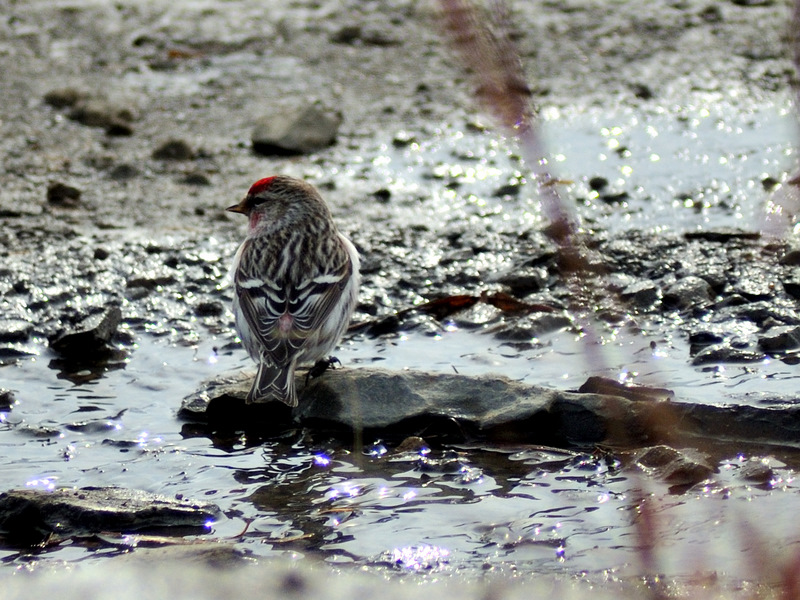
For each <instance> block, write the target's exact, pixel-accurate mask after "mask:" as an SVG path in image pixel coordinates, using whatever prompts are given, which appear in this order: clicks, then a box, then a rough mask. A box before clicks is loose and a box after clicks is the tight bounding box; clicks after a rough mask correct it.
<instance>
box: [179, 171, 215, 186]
mask: <svg viewBox="0 0 800 600" xmlns="http://www.w3.org/2000/svg"><path fill="white" fill-rule="evenodd" d="M181 181H182V183H185V184H186V185H196V186H207V185H211V180H210V179H209V178H208V176H207V175H206V174H205V173H200V172H199V171H193V172H191V173H187V174H186V175H185V176H184V177H183V179H182V180H181Z"/></svg>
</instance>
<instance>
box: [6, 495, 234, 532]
mask: <svg viewBox="0 0 800 600" xmlns="http://www.w3.org/2000/svg"><path fill="white" fill-rule="evenodd" d="M221 514H222V513H221V511H220V509H219V508H218V507H217V506H216V505H214V504H211V503H209V502H200V501H193V500H176V499H173V498H168V497H166V496H160V495H157V494H150V493H148V492H143V491H138V490H127V489H122V488H114V487H86V488H79V489H59V490H55V491H45V490H36V489H30V490H11V491H9V492H4V493H2V494H0V535H2V537H3V538H5V540H6V541H7V542H10V543H11V544H12V545H15V546H33V545H37V544H41V543H43V542H45V541H46V540H47V539H48V538H50V536H53V535H56V536H59V537H65V536H73V535H87V534H92V533H100V532H121V533H125V532H134V531H143V530H153V529H163V528H171V527H181V528H187V527H189V528H198V529H200V528H203V530H204V528H205V525H206V524H207V522H208V521H210V520H213V519H217V518H219V517H220V516H221ZM182 533H185V531H182Z"/></svg>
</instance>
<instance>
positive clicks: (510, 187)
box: [492, 183, 519, 198]
mask: <svg viewBox="0 0 800 600" xmlns="http://www.w3.org/2000/svg"><path fill="white" fill-rule="evenodd" d="M518 195H519V183H507V184H506V185H501V186H500V187H499V188H497V189H496V190H495V191H494V192H492V196H494V197H495V198H504V197H507V196H518Z"/></svg>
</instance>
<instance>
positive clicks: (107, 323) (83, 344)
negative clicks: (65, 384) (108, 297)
mask: <svg viewBox="0 0 800 600" xmlns="http://www.w3.org/2000/svg"><path fill="white" fill-rule="evenodd" d="M121 320H122V311H121V310H120V308H119V307H118V306H112V307H110V308H108V309H106V310H105V311H103V312H101V313H98V314H96V315H92V316H90V317H88V318H86V319H84V320H83V321H82V322H81V323H80V324H79V325H78V326H76V327H74V328H73V329H72V330H70V331H67V332H65V333H61V334H60V335H57V336H56V337H54V338H53V339H51V340H50V347H51V348H52V349H53V350H54V351H56V352H58V353H59V354H61V355H63V356H65V357H68V358H81V357H82V356H86V355H93V354H96V353H97V352H101V351H104V350H106V349H107V344H108V343H109V342H110V341H111V338H112V337H113V336H114V333H116V331H117V327H118V326H119V323H120V321H121Z"/></svg>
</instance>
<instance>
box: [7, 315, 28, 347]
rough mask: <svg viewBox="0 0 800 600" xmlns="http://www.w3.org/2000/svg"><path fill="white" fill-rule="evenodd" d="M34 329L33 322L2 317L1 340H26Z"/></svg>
mask: <svg viewBox="0 0 800 600" xmlns="http://www.w3.org/2000/svg"><path fill="white" fill-rule="evenodd" d="M32 331H33V324H32V323H29V322H28V321H24V320H22V319H0V342H24V341H25V340H27V339H28V338H29V337H30V335H31V332H32Z"/></svg>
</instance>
